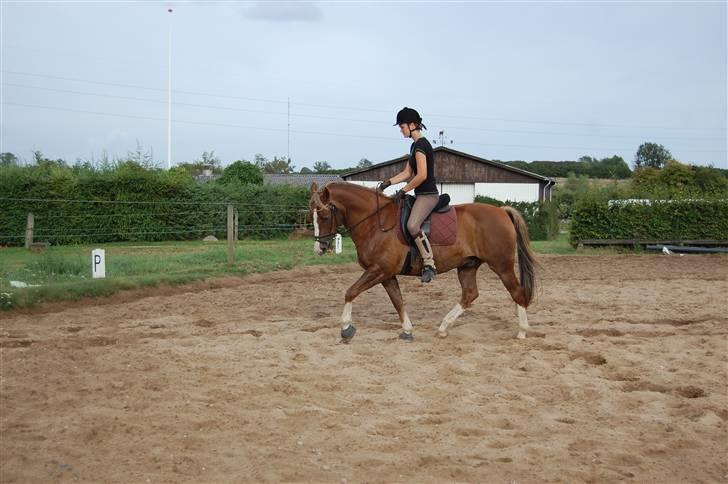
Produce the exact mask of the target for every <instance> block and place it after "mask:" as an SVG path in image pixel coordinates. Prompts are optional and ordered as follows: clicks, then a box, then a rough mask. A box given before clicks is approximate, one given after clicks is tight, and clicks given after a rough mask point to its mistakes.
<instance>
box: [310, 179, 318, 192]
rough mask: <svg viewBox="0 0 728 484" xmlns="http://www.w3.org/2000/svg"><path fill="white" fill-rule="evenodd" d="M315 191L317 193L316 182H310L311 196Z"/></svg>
mask: <svg viewBox="0 0 728 484" xmlns="http://www.w3.org/2000/svg"><path fill="white" fill-rule="evenodd" d="M317 191H318V185H317V184H316V182H312V183H311V194H312V195H313V194H314V193H316V192H317Z"/></svg>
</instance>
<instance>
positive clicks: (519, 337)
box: [516, 331, 526, 339]
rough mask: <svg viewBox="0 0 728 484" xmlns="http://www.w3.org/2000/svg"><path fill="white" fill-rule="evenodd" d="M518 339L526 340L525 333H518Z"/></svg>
mask: <svg viewBox="0 0 728 484" xmlns="http://www.w3.org/2000/svg"><path fill="white" fill-rule="evenodd" d="M516 338H518V339H526V332H525V331H519V332H518V336H516Z"/></svg>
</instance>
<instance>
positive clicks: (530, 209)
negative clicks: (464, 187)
mask: <svg viewBox="0 0 728 484" xmlns="http://www.w3.org/2000/svg"><path fill="white" fill-rule="evenodd" d="M475 202H476V203H486V204H488V205H495V206H496V207H503V206H506V205H508V206H510V207H513V208H515V209H516V210H518V211H519V212H521V215H523V219H524V220H525V221H526V225H528V235H529V237H530V239H531V240H552V239H554V238H556V236H557V235H558V234H559V213H558V209H557V206H556V204H555V203H551V202H508V201H507V202H502V201H500V200H497V199H495V198H491V197H486V196H483V195H478V196H476V197H475Z"/></svg>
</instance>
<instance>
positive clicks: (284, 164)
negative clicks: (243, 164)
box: [255, 153, 296, 174]
mask: <svg viewBox="0 0 728 484" xmlns="http://www.w3.org/2000/svg"><path fill="white" fill-rule="evenodd" d="M255 166H257V167H258V168H259V169H260V171H262V172H263V173H267V174H275V173H282V174H286V173H293V172H294V170H295V169H296V167H295V166H293V165H291V160H290V159H289V158H284V157H280V158H278V157H277V156H274V157H273V160H271V161H268V158H266V157H265V156H263V155H261V154H260V153H258V154H256V155H255Z"/></svg>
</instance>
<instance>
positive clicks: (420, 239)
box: [378, 107, 439, 282]
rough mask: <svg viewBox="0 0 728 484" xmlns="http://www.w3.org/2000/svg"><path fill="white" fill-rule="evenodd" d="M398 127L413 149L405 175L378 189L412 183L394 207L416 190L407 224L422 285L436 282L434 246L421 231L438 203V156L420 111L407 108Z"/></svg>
mask: <svg viewBox="0 0 728 484" xmlns="http://www.w3.org/2000/svg"><path fill="white" fill-rule="evenodd" d="M397 125H399V130H400V132H401V133H402V136H404V137H405V138H412V140H413V143H412V146H411V147H410V156H409V161H408V163H407V165H406V166H405V169H404V170H402V172H400V173H398V174H397V175H395V176H394V177H392V178H390V179H389V180H386V181H383V182H382V183H380V184H379V186H378V188H379V190H381V191H384V189H386V188H387V187H389V186H390V185H396V184H397V183H401V182H403V181H406V180H409V183H407V185H405V186H404V188H402V189H401V190H399V191H398V192H397V193H396V194H395V196H394V201H395V203H397V202H399V201H401V200H402V199H403V198H404V195H405V193H407V192H408V191H410V190H412V189H413V188H414V190H415V197H416V198H415V203H414V206H413V207H412V213H411V214H410V217H409V220H408V221H407V231H409V233H410V235H412V237H413V238H414V241H415V244H417V249H419V251H420V255H421V256H422V260H423V263H424V264H423V268H422V279H421V280H422V282H430V281H431V280H432V279H434V278H435V274H437V270H436V268H435V259H434V257H433V256H432V246H431V245H430V241H429V240H427V236H426V235H425V234H423V233H422V230H421V229H422V223H423V222H424V221H425V219H426V218H427V216H428V215H430V213H431V212H432V210H433V209H434V208H435V206H436V205H437V202H438V200H439V195H438V191H437V184H436V182H435V156H434V153H433V151H432V145H431V144H430V142H429V141H427V138H425V137H424V136H423V135H422V130H423V129H427V127H425V125H424V124H422V118H421V117H420V115H419V113H417V111H415V110H414V109H412V108H408V107H405V108H404V109H402V110H400V111H399V112H398V113H397V123H395V125H394V126H397ZM413 175H414V176H413ZM410 178H411V179H410Z"/></svg>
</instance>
